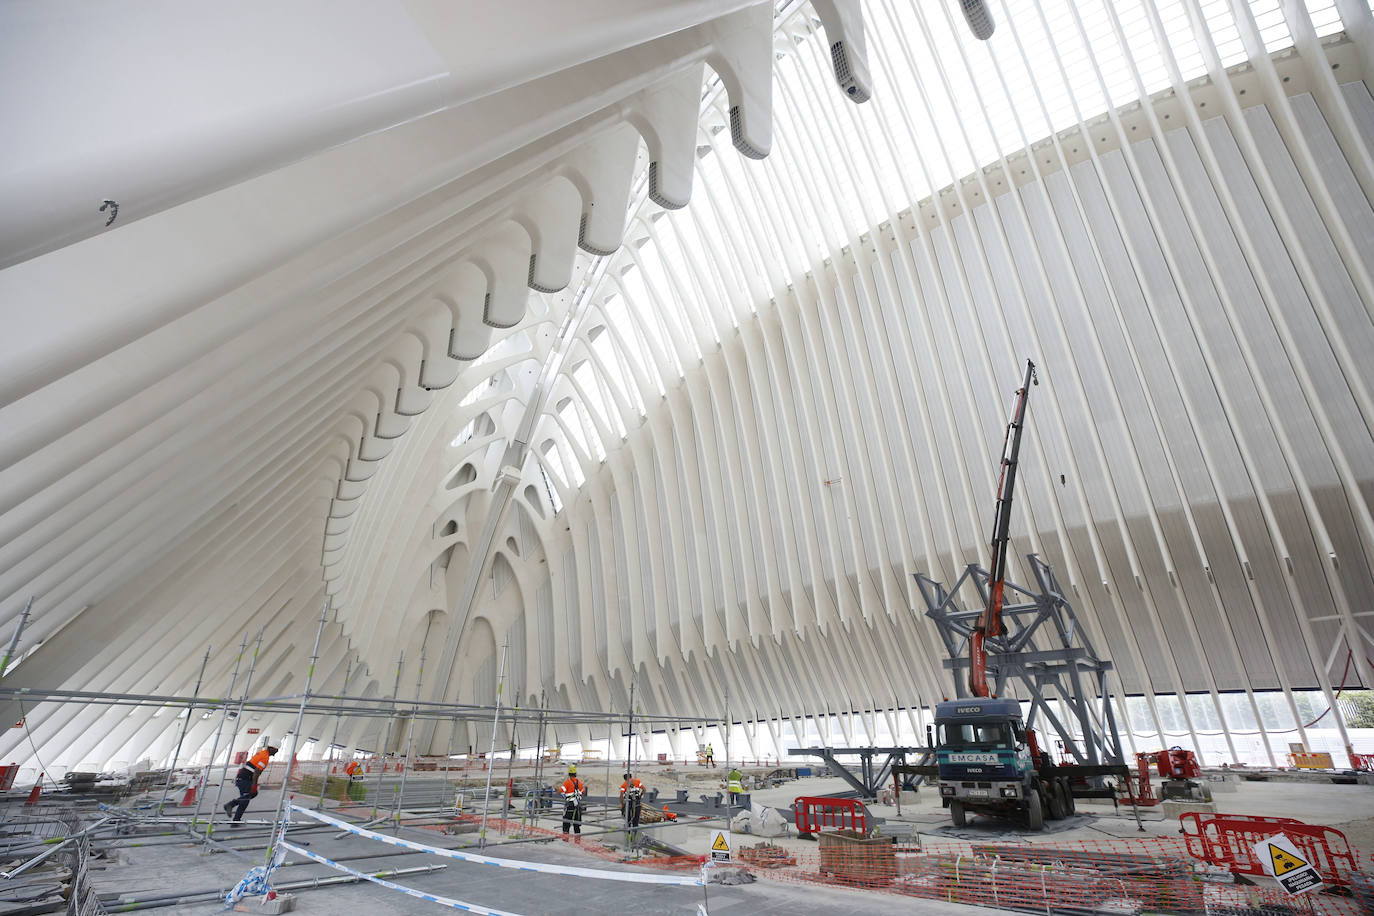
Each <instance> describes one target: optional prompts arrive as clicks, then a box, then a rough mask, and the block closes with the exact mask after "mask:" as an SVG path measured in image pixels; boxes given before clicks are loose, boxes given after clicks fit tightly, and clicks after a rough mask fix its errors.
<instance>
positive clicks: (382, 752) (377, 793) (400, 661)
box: [372, 652, 406, 820]
mask: <svg viewBox="0 0 1374 916" xmlns="http://www.w3.org/2000/svg"><path fill="white" fill-rule="evenodd" d="M405 663H406V654H405V652H402V653H401V654H400V656H399V657H398V658H397V659H396V683H395V684H393V685H392V687H391V714H390V715H388V716H387V719H386V737H384V738H382V745H381V747H379V748H377V757H378V758H379V759H380V760H381V761H382V765H381V766H380V767H378V768H377V788H376V789H374V790H373V791H372V819H373V820H376V819H377V799H378V798H380V797H381V794H382V777H383V776H385V775H386V746H387V745H388V744H390V743H391V722H392V720H393V719H394V718H395V717H396V698H397V697H398V696H400V695H401V666H402V665H404V664H405Z"/></svg>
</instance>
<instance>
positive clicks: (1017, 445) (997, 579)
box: [968, 360, 1040, 697]
mask: <svg viewBox="0 0 1374 916" xmlns="http://www.w3.org/2000/svg"><path fill="white" fill-rule="evenodd" d="M1032 382H1034V383H1035V384H1037V385H1038V384H1040V381H1039V379H1037V378H1036V377H1035V363H1033V362H1031V361H1030V360H1026V379H1025V381H1024V382H1022V383H1021V388H1020V389H1019V390H1018V391H1017V392H1016V406H1015V408H1013V410H1012V418H1011V423H1009V424H1008V425H1007V434H1006V436H1005V438H1003V440H1002V475H1001V478H1000V479H999V480H998V482H997V513H996V517H995V518H994V519H993V525H992V562H991V563H989V564H988V571H989V576H988V604H987V607H985V608H984V609H983V613H982V614H981V615H979V617H978V623H977V624H975V625H974V628H973V635H972V637H971V638H970V639H969V673H968V686H969V690H970V691H972V693H973V695H974V696H976V697H990V696H992V693H991V692H990V691H989V690H988V671H987V669H988V652H987V647H986V645H985V644H986V641H987V638H988V636H990V635H991V636H1001V635H1004V634H1005V633H1006V628H1005V626H1004V625H1003V624H1002V588H1003V586H1004V585H1005V584H1006V579H1007V542H1008V534H1007V532H1008V530H1009V529H1010V528H1011V496H1012V491H1013V490H1015V489H1016V461H1017V456H1018V455H1020V454H1021V427H1022V424H1023V423H1024V421H1025V418H1026V401H1027V400H1028V399H1029V397H1030V386H1031V383H1032Z"/></svg>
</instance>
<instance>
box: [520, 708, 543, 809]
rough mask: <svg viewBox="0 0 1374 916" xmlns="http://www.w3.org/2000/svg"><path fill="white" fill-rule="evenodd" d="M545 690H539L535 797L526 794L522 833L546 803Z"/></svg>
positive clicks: (535, 745) (535, 739)
mask: <svg viewBox="0 0 1374 916" xmlns="http://www.w3.org/2000/svg"><path fill="white" fill-rule="evenodd" d="M543 772H544V691H543V690H542V689H541V690H540V691H539V725H538V727H537V728H536V729H535V732H534V799H533V803H531V800H530V797H529V796H528V795H526V796H525V813H524V814H522V815H521V816H520V835H521V836H524V835H525V827H526V825H527V824H528V823H529V822H530V820H537V819H538V814H537V812H538V811H541V810H543V809H542V807H541V806H542V805H543V803H544V795H543V792H544V782H543Z"/></svg>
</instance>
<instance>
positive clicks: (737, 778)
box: [726, 767, 744, 808]
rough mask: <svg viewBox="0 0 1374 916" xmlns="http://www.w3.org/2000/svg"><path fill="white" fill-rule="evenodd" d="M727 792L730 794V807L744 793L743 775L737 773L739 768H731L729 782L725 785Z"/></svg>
mask: <svg viewBox="0 0 1374 916" xmlns="http://www.w3.org/2000/svg"><path fill="white" fill-rule="evenodd" d="M726 787H727V791H729V793H730V807H732V808H733V807H734V806H735V802H736V801H738V799H739V797H740V795H742V794H743V793H744V774H743V773H741V772H740V771H739V767H731V768H730V774H729V782H728V783H726Z"/></svg>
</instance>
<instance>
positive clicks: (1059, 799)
mask: <svg viewBox="0 0 1374 916" xmlns="http://www.w3.org/2000/svg"><path fill="white" fill-rule="evenodd" d="M1042 785H1043V786H1044V787H1045V800H1046V801H1047V802H1048V804H1046V805H1045V809H1046V811H1045V813H1046V814H1048V815H1049V816H1050V820H1052V821H1062V820H1063V819H1064V818H1065V817H1067V816H1068V814H1067V812H1065V810H1064V784H1063V783H1062V782H1060V781H1059V780H1057V779H1051V780H1050V781H1049V782H1046V783H1042Z"/></svg>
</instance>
